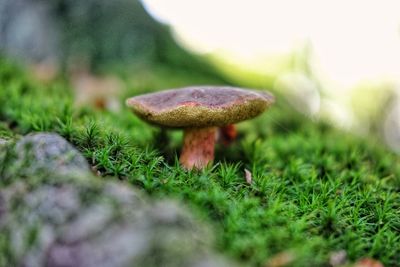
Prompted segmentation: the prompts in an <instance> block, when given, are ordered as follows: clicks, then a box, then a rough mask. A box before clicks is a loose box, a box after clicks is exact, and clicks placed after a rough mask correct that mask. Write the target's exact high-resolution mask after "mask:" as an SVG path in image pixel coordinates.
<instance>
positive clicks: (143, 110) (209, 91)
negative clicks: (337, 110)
mask: <svg viewBox="0 0 400 267" xmlns="http://www.w3.org/2000/svg"><path fill="white" fill-rule="evenodd" d="M274 100H275V98H274V96H273V95H271V94H270V93H267V92H265V91H254V90H245V89H240V88H235V87H228V86H225V87H220V86H192V87H185V88H181V89H172V90H166V91H162V92H158V93H151V94H145V95H141V96H136V97H132V98H129V99H127V101H126V104H127V105H128V106H129V107H130V108H132V110H133V112H134V113H136V114H137V115H138V116H139V117H141V118H142V119H144V120H146V121H148V122H150V123H153V124H158V125H162V126H167V127H180V128H186V127H208V126H224V125H229V124H233V123H237V122H240V121H243V120H247V119H250V118H253V117H255V116H257V115H259V114H260V113H262V112H263V111H264V110H265V109H266V108H267V107H269V106H270V105H271V104H272V103H273V102H274Z"/></svg>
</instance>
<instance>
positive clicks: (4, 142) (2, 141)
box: [0, 138, 7, 148]
mask: <svg viewBox="0 0 400 267" xmlns="http://www.w3.org/2000/svg"><path fill="white" fill-rule="evenodd" d="M6 144H7V140H5V139H2V138H0V148H1V147H2V146H4V145H6Z"/></svg>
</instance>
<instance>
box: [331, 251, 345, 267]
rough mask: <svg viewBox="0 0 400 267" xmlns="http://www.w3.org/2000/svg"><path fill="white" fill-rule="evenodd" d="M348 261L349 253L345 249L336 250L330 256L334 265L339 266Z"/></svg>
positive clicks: (334, 266)
mask: <svg viewBox="0 0 400 267" xmlns="http://www.w3.org/2000/svg"><path fill="white" fill-rule="evenodd" d="M346 262H347V253H346V251H345V250H339V251H334V252H332V253H331V255H330V257H329V264H330V265H331V266H332V267H337V266H341V265H343V264H345V263H346Z"/></svg>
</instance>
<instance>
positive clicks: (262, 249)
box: [0, 62, 400, 266]
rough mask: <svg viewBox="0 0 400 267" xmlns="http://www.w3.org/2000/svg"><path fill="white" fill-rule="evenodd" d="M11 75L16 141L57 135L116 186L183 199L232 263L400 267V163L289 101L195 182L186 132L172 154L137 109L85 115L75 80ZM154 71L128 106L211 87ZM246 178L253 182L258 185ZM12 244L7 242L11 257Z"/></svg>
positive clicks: (244, 127)
mask: <svg viewBox="0 0 400 267" xmlns="http://www.w3.org/2000/svg"><path fill="white" fill-rule="evenodd" d="M0 65H6V63H4V62H0ZM10 68H11V67H9V66H6V67H4V66H3V67H2V68H1V70H0V102H1V103H2V105H1V106H0V119H1V121H2V122H3V123H6V124H7V125H12V127H11V128H12V130H13V133H12V134H13V135H14V134H25V133H28V132H31V131H55V132H58V133H60V134H61V135H63V136H64V137H66V138H67V139H68V140H69V141H70V142H72V143H73V144H74V145H75V146H76V147H77V148H78V149H79V150H80V151H82V152H83V153H84V155H85V156H86V158H87V159H88V161H89V163H90V164H92V165H93V166H94V167H95V168H96V169H97V170H98V171H99V173H100V174H101V175H102V176H111V177H110V178H107V179H121V180H125V181H127V182H129V183H131V184H132V185H135V186H137V187H139V188H141V189H142V190H143V191H146V192H147V193H149V194H150V195H152V197H154V198H161V197H164V196H169V197H173V198H176V199H180V200H183V201H184V202H185V203H187V204H188V205H189V206H190V207H191V208H192V209H195V210H197V211H198V212H199V213H200V214H201V215H202V217H203V218H204V220H206V221H209V222H211V223H212V225H213V226H214V228H215V229H216V230H217V231H216V232H217V236H216V239H217V248H218V250H220V251H222V252H223V253H225V254H228V255H230V256H232V257H233V258H236V259H237V260H240V261H243V262H245V263H247V264H249V265H250V266H263V265H264V264H265V262H266V261H267V260H268V259H269V258H271V257H273V256H274V255H275V254H277V253H280V252H283V251H289V252H291V253H293V255H294V256H295V261H294V262H293V266H326V265H327V264H328V263H327V262H328V260H329V255H330V253H331V252H332V251H337V250H340V249H345V250H346V251H347V253H348V256H349V258H350V260H356V259H358V258H361V257H366V256H369V257H374V258H377V259H379V260H381V261H382V262H383V263H384V264H385V265H387V266H400V265H399V262H400V235H399V234H398V233H399V231H400V214H399V210H400V192H399V190H398V188H399V187H400V164H399V163H400V162H399V158H398V156H397V155H395V154H393V153H391V152H390V151H388V150H387V149H386V148H384V147H382V145H380V144H375V143H374V142H370V141H368V140H363V139H360V138H358V137H355V136H352V135H350V134H346V133H343V132H340V131H337V130H335V129H332V128H331V127H329V126H327V125H325V124H319V123H314V122H312V121H310V120H308V119H307V118H305V117H301V116H299V115H297V114H296V113H294V112H293V111H291V109H290V108H289V107H287V106H285V105H283V104H280V103H279V102H278V103H277V105H276V106H275V107H273V108H271V110H270V111H268V112H267V113H265V114H264V115H262V116H260V117H259V118H257V119H255V120H253V121H250V122H245V123H242V124H240V125H239V126H238V129H239V140H238V142H236V143H235V144H234V145H233V146H231V147H229V148H224V147H218V148H217V157H216V160H215V162H216V164H215V165H214V166H213V167H212V168H210V169H207V170H204V171H202V172H185V171H183V170H182V169H181V168H179V165H178V161H177V157H176V155H177V154H178V153H179V141H177V140H179V138H178V136H177V134H176V133H174V132H168V133H167V137H169V138H170V139H172V141H171V142H170V143H168V149H166V148H165V147H164V146H163V145H162V144H163V143H162V142H159V140H160V139H159V138H160V134H159V130H158V129H157V128H153V127H152V126H149V125H147V124H145V123H143V122H141V121H140V120H139V119H137V118H136V117H135V116H134V115H132V114H131V112H130V111H129V110H128V109H127V108H125V109H123V110H122V111H121V112H119V113H112V112H105V111H101V112H100V111H94V110H91V109H90V108H88V109H86V110H80V111H78V110H74V109H72V108H71V99H72V98H71V94H70V92H69V90H68V89H69V88H68V86H67V85H66V83H65V82H63V81H58V82H56V83H53V84H50V85H48V86H39V85H35V84H32V82H30V81H29V80H27V79H26V78H24V76H23V74H21V73H20V72H19V71H18V70H16V71H15V75H14V74H12V73H14V72H10V71H9V70H8V71H7V69H10ZM4 69H6V70H4ZM147 71H148V72H149V73H151V74H152V75H150V76H148V77H149V78H148V79H146V78H145V77H143V76H140V77H139V76H137V79H139V80H140V83H138V82H137V81H135V77H133V78H132V80H127V84H128V85H129V86H128V89H127V91H126V92H125V93H124V95H125V96H129V95H134V94H135V95H136V94H137V92H144V91H147V90H149V89H150V88H151V89H152V90H153V89H157V88H160V85H161V84H162V82H164V83H165V84H163V87H164V88H168V87H172V86H175V85H176V84H178V83H180V85H185V84H189V83H190V82H191V81H192V80H201V81H202V82H203V83H205V84H207V83H209V82H208V81H212V78H209V80H207V78H204V76H201V77H200V78H199V76H196V74H195V73H186V75H185V77H183V76H179V74H177V77H181V80H180V81H176V80H173V81H171V79H170V77H173V76H174V75H175V72H174V70H173V69H171V70H169V71H166V70H165V69H164V70H163V71H155V69H153V70H152V69H149V70H147ZM153 76H157V81H154V80H153V79H152V78H151V77H153ZM6 100H7V101H6ZM120 100H121V103H122V104H123V102H124V99H120ZM164 144H165V142H164ZM244 168H246V169H248V170H250V171H251V173H252V176H253V183H252V184H251V185H249V184H247V183H246V181H245V179H244ZM98 179H100V178H98ZM3 243H4V242H3V241H2V239H1V238H0V249H3V248H4V245H3ZM3 252H4V253H7V252H6V251H3ZM0 261H1V259H0ZM0 263H1V262H0Z"/></svg>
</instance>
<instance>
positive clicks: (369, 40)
mask: <svg viewBox="0 0 400 267" xmlns="http://www.w3.org/2000/svg"><path fill="white" fill-rule="evenodd" d="M143 3H144V5H145V7H146V9H147V10H148V11H149V12H150V14H151V15H153V16H154V17H155V18H156V19H157V20H159V21H161V22H163V23H166V24H168V25H170V26H171V27H172V30H173V32H174V34H175V37H176V39H177V40H178V41H179V43H180V44H182V45H183V46H185V47H186V48H188V49H190V50H192V51H194V52H196V53H199V54H201V55H205V56H207V57H208V58H209V59H210V60H211V61H212V62H213V63H215V65H216V66H217V67H218V69H220V70H221V71H222V72H224V73H226V74H227V75H228V76H229V77H230V78H232V79H233V80H236V81H237V82H239V83H241V84H246V85H248V86H252V87H263V88H271V87H272V88H274V89H275V90H277V91H280V92H282V93H283V94H284V95H285V96H286V100H287V101H288V102H289V103H290V104H291V105H293V106H294V107H295V109H297V110H298V111H299V112H302V113H305V114H306V115H308V116H311V117H313V118H316V119H319V118H322V119H325V120H328V121H330V122H331V123H333V124H334V125H336V126H337V127H341V128H344V129H347V130H350V131H353V132H355V133H357V134H360V135H369V134H371V133H373V134H374V135H375V134H376V135H375V136H378V138H381V139H382V140H384V142H385V143H386V144H387V145H388V146H389V147H391V148H392V149H394V150H396V151H400V118H399V116H400V102H399V94H400V15H399V13H398V10H400V3H399V2H398V1H391V0H384V1H361V0H354V1H342V0H341V1H318V0H304V1H288V0H284V1H277V0H267V1H260V0H249V1H248V0H246V1H245V0H239V1H229V0H219V1H213V0H205V1H180V0H170V1H163V0H143Z"/></svg>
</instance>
